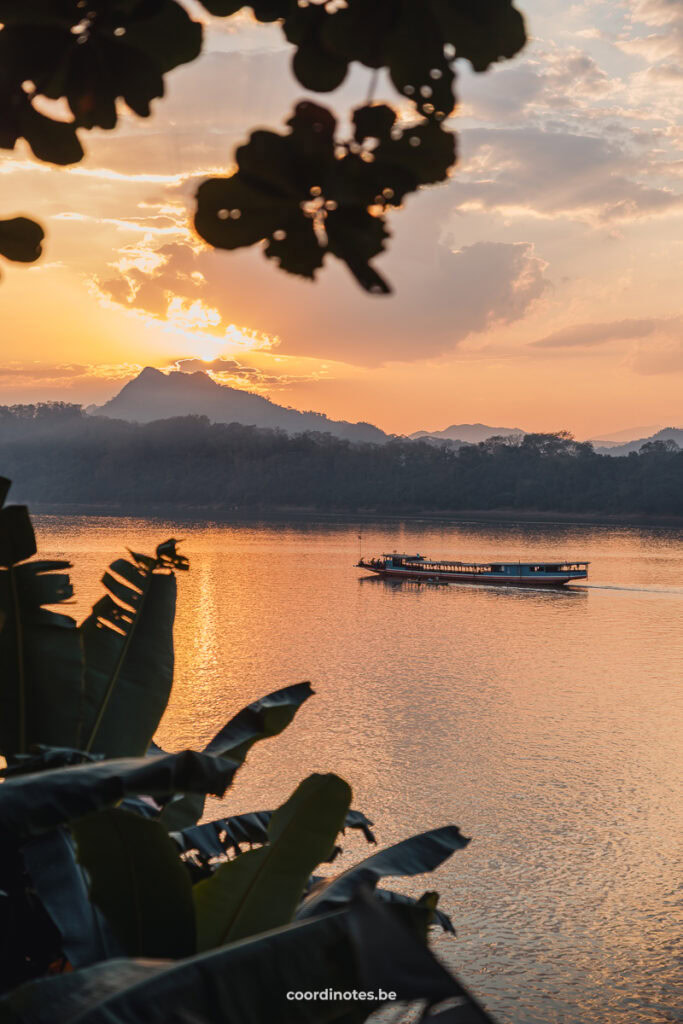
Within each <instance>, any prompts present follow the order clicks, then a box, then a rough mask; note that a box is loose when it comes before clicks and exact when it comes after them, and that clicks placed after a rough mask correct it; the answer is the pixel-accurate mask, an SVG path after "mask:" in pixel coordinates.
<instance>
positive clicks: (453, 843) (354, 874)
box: [297, 825, 470, 918]
mask: <svg viewBox="0 0 683 1024" xmlns="http://www.w3.org/2000/svg"><path fill="white" fill-rule="evenodd" d="M469 842H470V840H469V839H468V838H467V837H466V836H463V835H461V833H460V830H459V829H458V828H457V827H456V826H455V825H446V826H445V827H444V828H437V829H433V830H432V831H430V832H421V833H420V834H419V835H416V836H411V837H410V838H409V839H404V840H403V841H402V842H400V843H396V844H395V845H394V846H388V847H387V848H386V849H384V850H379V851H378V852H377V853H374V854H372V856H370V857H366V858H365V860H362V861H360V862H359V863H358V864H354V865H353V866H352V867H350V868H348V869H347V870H346V871H344V872H342V873H341V874H339V875H335V876H334V877H333V878H330V879H329V880H328V881H326V882H325V883H324V884H323V885H321V886H320V888H318V889H317V890H316V891H314V892H312V893H311V895H310V896H308V897H306V899H305V900H304V902H303V903H302V905H301V907H300V908H299V911H298V913H297V917H298V918H306V917H310V916H311V915H312V914H324V913H326V912H328V911H331V910H334V909H336V908H337V907H338V906H339V905H343V904H345V903H348V902H349V900H351V899H352V898H353V897H354V895H355V892H356V891H357V889H358V888H359V887H360V886H363V885H365V886H369V887H371V888H374V886H375V885H376V884H377V882H378V881H379V879H380V878H386V877H387V876H410V875H421V874H422V873H423V872H425V871H433V870H434V869H435V868H437V867H438V866H439V865H440V864H442V863H443V862H444V861H445V860H447V858H448V857H450V856H451V854H453V853H454V852H455V851H456V850H463V849H464V848H465V847H466V846H467V844H468V843H469Z"/></svg>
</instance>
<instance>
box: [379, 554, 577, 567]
mask: <svg viewBox="0 0 683 1024" xmlns="http://www.w3.org/2000/svg"><path fill="white" fill-rule="evenodd" d="M382 558H403V559H404V560H406V561H409V562H433V563H438V564H439V565H590V562H589V561H588V560H587V559H585V558H525V559H520V558H508V559H505V558H492V559H491V560H490V561H488V562H463V561H461V560H460V559H453V558H427V557H426V556H425V555H402V554H401V553H400V552H398V551H389V552H386V553H385V554H383V555H382Z"/></svg>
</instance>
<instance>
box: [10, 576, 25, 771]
mask: <svg viewBox="0 0 683 1024" xmlns="http://www.w3.org/2000/svg"><path fill="white" fill-rule="evenodd" d="M9 579H10V589H11V591H12V604H13V608H14V635H15V639H16V645H17V673H18V675H19V695H18V696H19V753H20V754H24V753H26V667H25V663H24V629H23V626H22V622H21V608H20V605H19V589H18V587H17V575H16V572H15V569H14V566H13V565H10V567H9Z"/></svg>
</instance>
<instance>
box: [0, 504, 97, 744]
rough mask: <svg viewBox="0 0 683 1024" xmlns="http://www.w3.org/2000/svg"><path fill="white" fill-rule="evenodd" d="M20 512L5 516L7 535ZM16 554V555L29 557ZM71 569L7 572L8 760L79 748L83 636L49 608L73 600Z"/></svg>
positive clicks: (1, 627) (2, 603)
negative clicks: (35, 749) (38, 747)
mask: <svg viewBox="0 0 683 1024" xmlns="http://www.w3.org/2000/svg"><path fill="white" fill-rule="evenodd" d="M17 508H21V506H8V507H7V508H4V509H2V510H1V511H0V534H1V533H2V530H3V529H4V528H7V525H8V524H7V522H6V513H8V512H10V511H11V510H12V509H17ZM3 516H4V517H5V521H3V518H2V517H3ZM12 525H14V524H12ZM29 525H30V520H29ZM13 547H14V548H15V553H21V551H25V550H29V549H28V548H25V549H18V548H17V546H16V545H13ZM6 554H7V553H6ZM70 567H71V563H70V562H65V561H39V560H36V561H32V562H24V563H23V564H21V565H10V566H9V567H7V568H0V662H1V663H2V669H3V670H2V673H0V706H2V716H1V717H0V753H2V754H3V755H4V756H5V758H7V759H11V758H12V757H13V756H14V755H16V754H21V753H25V752H26V751H27V750H28V749H29V747H30V746H32V745H33V744H46V745H48V746H71V747H77V746H78V720H79V711H80V708H81V705H82V699H83V658H82V652H81V646H80V640H79V635H78V630H77V628H76V623H75V621H74V620H73V619H72V618H71V617H70V616H68V615H61V614H59V613H57V612H54V611H51V610H49V609H48V608H46V607H45V605H54V604H61V603H63V602H64V601H67V600H68V599H69V598H70V597H71V596H72V594H73V588H72V586H71V583H70V580H69V576H68V574H67V573H65V572H63V571H62V570H64V569H69V568H70Z"/></svg>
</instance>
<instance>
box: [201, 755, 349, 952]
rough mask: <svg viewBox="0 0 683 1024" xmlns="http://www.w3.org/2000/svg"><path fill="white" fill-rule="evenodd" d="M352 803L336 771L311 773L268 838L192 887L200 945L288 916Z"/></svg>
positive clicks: (231, 937)
mask: <svg viewBox="0 0 683 1024" xmlns="http://www.w3.org/2000/svg"><path fill="white" fill-rule="evenodd" d="M350 802H351V789H350V787H349V785H348V784H347V783H346V782H344V780H343V779H340V778H339V777H338V776H337V775H310V776H309V777H308V778H307V779H304V781H303V782H302V783H300V784H299V786H297V788H296V790H295V791H294V793H292V795H291V796H290V798H289V800H287V801H286V803H284V804H283V805H282V806H281V807H279V808H278V810H277V811H275V812H274V813H273V815H272V817H271V819H270V822H269V825H268V843H267V845H265V846H262V847H261V848H260V849H258V850H250V851H248V852H247V853H244V854H242V855H241V856H240V857H236V858H235V860H232V861H228V862H227V863H226V864H223V865H221V867H219V868H218V869H217V870H216V871H215V872H214V873H213V875H212V876H211V877H210V878H207V879H206V880H205V881H203V882H199V883H198V884H197V885H195V887H194V889H193V897H194V904H195V910H196V914H197V938H198V944H199V949H200V950H203V949H210V948H212V947H213V946H218V945H225V944H226V943H229V942H234V941H235V940H237V939H241V938H244V937H245V936H247V935H253V934H255V933H257V932H264V931H267V930H268V929H271V928H276V927H278V926H279V925H283V924H286V923H287V922H289V921H291V919H292V917H293V916H294V912H295V910H296V907H297V904H298V903H299V900H300V898H301V894H302V893H303V891H304V888H305V886H306V883H307V881H308V878H309V875H310V874H311V872H312V871H313V870H314V868H316V867H317V866H318V864H320V863H321V862H322V861H324V860H326V859H327V858H329V856H330V855H331V853H332V850H333V848H334V841H335V839H336V837H337V834H338V833H339V832H340V830H341V829H342V828H343V825H344V820H345V818H346V813H347V811H348V809H349V804H350Z"/></svg>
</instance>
